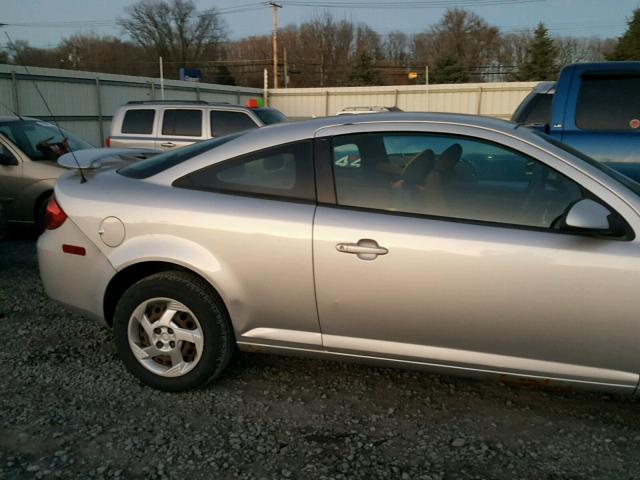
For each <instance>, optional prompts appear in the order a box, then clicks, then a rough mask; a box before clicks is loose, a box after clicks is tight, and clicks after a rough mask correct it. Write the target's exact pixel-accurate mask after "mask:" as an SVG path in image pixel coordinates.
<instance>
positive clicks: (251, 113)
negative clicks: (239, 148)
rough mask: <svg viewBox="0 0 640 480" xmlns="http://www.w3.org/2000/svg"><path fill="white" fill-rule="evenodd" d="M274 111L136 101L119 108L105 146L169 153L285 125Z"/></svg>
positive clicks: (284, 120)
mask: <svg viewBox="0 0 640 480" xmlns="http://www.w3.org/2000/svg"><path fill="white" fill-rule="evenodd" d="M286 121H287V117H285V116H284V114H282V112H280V111H279V110H276V109H275V108H268V107H258V108H248V107H243V106H241V105H231V104H228V103H209V102H204V101H178V100H174V101H137V102H129V103H127V104H126V105H124V106H122V107H120V108H119V109H118V111H117V112H116V114H115V116H114V117H113V121H112V122H111V135H110V136H109V138H108V139H107V146H109V147H118V148H130V147H140V148H159V149H161V150H172V149H174V148H177V147H182V146H185V145H190V144H192V143H195V142H199V141H202V140H207V139H209V138H213V137H221V136H223V135H227V134H230V133H236V132H239V131H243V130H249V129H252V128H258V127H263V126H265V125H271V124H274V123H282V122H286Z"/></svg>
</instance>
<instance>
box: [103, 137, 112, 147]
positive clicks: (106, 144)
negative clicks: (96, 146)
mask: <svg viewBox="0 0 640 480" xmlns="http://www.w3.org/2000/svg"><path fill="white" fill-rule="evenodd" d="M104 144H105V146H106V147H107V148H109V147H111V137H107V138H106V139H105V140H104Z"/></svg>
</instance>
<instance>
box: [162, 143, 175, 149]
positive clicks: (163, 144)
mask: <svg viewBox="0 0 640 480" xmlns="http://www.w3.org/2000/svg"><path fill="white" fill-rule="evenodd" d="M160 146H161V147H165V148H173V147H175V146H176V144H175V143H173V142H164V143H161V144H160Z"/></svg>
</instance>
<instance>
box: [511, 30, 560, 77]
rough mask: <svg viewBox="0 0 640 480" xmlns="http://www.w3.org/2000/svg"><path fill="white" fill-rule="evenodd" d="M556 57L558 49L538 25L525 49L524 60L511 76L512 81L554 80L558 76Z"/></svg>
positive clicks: (546, 31) (546, 32)
mask: <svg viewBox="0 0 640 480" xmlns="http://www.w3.org/2000/svg"><path fill="white" fill-rule="evenodd" d="M557 56H558V49H557V48H556V47H555V45H554V44H553V40H551V37H549V31H548V30H547V28H546V27H545V26H544V24H543V23H539V24H538V27H537V28H536V30H535V32H533V38H532V39H531V42H530V43H529V46H528V47H527V54H526V59H525V61H524V62H523V63H522V65H520V66H519V68H518V71H517V72H516V73H515V75H513V77H514V80H520V81H537V80H555V79H556V77H557V75H558V67H557V65H556V59H557Z"/></svg>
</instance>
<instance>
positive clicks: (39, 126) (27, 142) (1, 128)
mask: <svg viewBox="0 0 640 480" xmlns="http://www.w3.org/2000/svg"><path fill="white" fill-rule="evenodd" d="M0 133H1V134H3V135H4V136H5V137H7V138H8V139H9V140H10V141H12V142H13V143H14V144H15V145H16V146H17V147H18V148H19V149H20V150H22V151H23V152H24V153H25V155H27V156H28V157H29V158H30V159H31V160H57V159H58V157H59V156H60V155H62V154H63V153H67V152H68V151H69V150H74V151H75V150H84V149H87V148H93V145H91V144H90V143H87V142H85V141H84V140H80V139H79V138H78V137H76V136H75V135H73V134H71V133H70V132H67V131H66V130H64V129H63V130H62V134H63V135H64V136H63V135H60V130H59V129H58V127H56V126H55V125H52V124H50V123H47V122H41V121H39V120H22V121H12V122H3V123H0ZM65 139H66V140H65Z"/></svg>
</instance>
